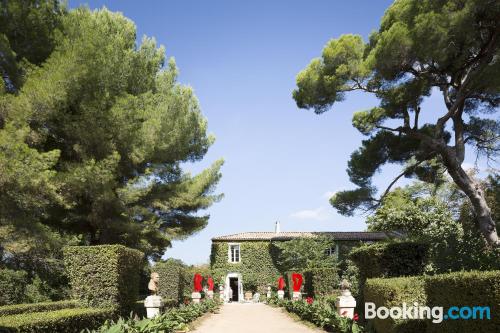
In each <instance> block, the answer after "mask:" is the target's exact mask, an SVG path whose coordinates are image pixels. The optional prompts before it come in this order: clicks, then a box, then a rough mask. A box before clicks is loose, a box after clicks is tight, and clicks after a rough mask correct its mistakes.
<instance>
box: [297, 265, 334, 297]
mask: <svg viewBox="0 0 500 333" xmlns="http://www.w3.org/2000/svg"><path fill="white" fill-rule="evenodd" d="M304 280H305V285H304V289H305V292H306V293H307V294H308V295H309V296H312V297H325V296H328V295H332V294H336V293H337V292H338V289H339V284H340V277H339V272H338V269H337V268H316V269H310V270H308V271H307V272H305V273H304Z"/></svg>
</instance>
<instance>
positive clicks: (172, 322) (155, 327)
mask: <svg viewBox="0 0 500 333" xmlns="http://www.w3.org/2000/svg"><path fill="white" fill-rule="evenodd" d="M220 304H221V303H220V302H219V301H217V300H204V301H202V302H201V303H199V304H194V303H191V304H189V305H181V306H180V307H178V308H173V309H170V310H169V311H167V312H165V313H164V314H162V315H160V316H157V317H155V318H153V319H142V320H135V319H134V318H128V319H124V318H120V319H119V320H118V321H117V322H113V321H111V322H106V323H105V324H104V325H103V326H101V327H100V328H99V329H98V330H96V331H92V332H95V333H136V332H141V333H157V332H163V333H171V332H175V331H183V332H185V331H186V329H187V328H188V327H187V326H188V325H187V324H188V323H190V322H191V321H193V320H195V319H196V318H198V317H200V316H202V315H203V314H205V313H207V312H215V311H217V309H218V308H219V306H220ZM87 332H88V331H87Z"/></svg>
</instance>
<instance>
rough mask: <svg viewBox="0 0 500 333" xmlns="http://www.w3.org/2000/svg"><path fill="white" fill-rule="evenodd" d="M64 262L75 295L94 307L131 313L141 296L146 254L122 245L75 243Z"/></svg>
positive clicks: (67, 251) (66, 252)
mask: <svg viewBox="0 0 500 333" xmlns="http://www.w3.org/2000/svg"><path fill="white" fill-rule="evenodd" d="M64 262H65V266H66V271H67V273H68V277H69V280H70V284H71V287H72V292H73V295H74V296H75V297H76V299H78V300H81V301H82V302H83V303H84V304H86V305H89V306H93V307H106V308H107V307H114V308H117V309H119V310H120V311H122V313H128V312H130V311H131V310H132V309H133V308H134V303H135V301H136V300H137V298H138V297H139V279H140V274H139V273H140V270H141V269H142V267H143V264H144V255H143V254H142V253H141V252H140V251H137V250H133V249H129V248H127V247H125V246H122V245H99V246H72V247H67V248H65V249H64Z"/></svg>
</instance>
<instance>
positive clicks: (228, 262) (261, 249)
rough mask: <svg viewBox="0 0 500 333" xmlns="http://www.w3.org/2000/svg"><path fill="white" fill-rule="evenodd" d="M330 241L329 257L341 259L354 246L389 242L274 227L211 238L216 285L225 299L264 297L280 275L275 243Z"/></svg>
mask: <svg viewBox="0 0 500 333" xmlns="http://www.w3.org/2000/svg"><path fill="white" fill-rule="evenodd" d="M319 236H322V237H325V236H326V237H329V238H331V239H332V240H333V241H334V244H335V247H334V248H330V249H325V252H326V253H327V254H328V255H334V256H337V257H339V258H342V257H344V256H345V255H347V253H348V252H349V251H350V249H351V248H352V247H354V246H357V245H360V244H362V243H371V242H377V241H381V240H385V239H388V238H391V237H392V235H391V234H389V233H385V232H281V231H280V230H279V224H277V227H276V230H275V232H243V233H239V234H233V235H226V236H219V237H214V238H212V250H211V255H210V265H211V270H212V274H213V276H214V278H215V280H216V281H217V283H218V284H219V285H224V286H228V287H229V288H225V289H224V292H225V295H224V296H225V299H226V300H229V298H230V296H232V300H233V301H241V300H243V294H244V292H245V291H248V290H251V291H258V292H260V293H262V294H263V293H265V292H266V290H267V286H268V285H271V286H273V287H274V286H275V284H276V281H277V280H278V278H279V277H280V276H281V275H282V272H280V270H279V268H278V265H277V262H276V259H277V257H278V253H279V252H278V248H277V247H276V246H275V244H276V242H284V241H289V240H292V239H296V238H311V241H312V240H314V238H315V237H319Z"/></svg>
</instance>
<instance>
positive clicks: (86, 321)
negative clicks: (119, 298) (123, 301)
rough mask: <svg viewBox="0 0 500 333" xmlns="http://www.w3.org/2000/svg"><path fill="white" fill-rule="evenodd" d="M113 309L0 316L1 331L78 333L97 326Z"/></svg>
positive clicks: (107, 317) (82, 309)
mask: <svg viewBox="0 0 500 333" xmlns="http://www.w3.org/2000/svg"><path fill="white" fill-rule="evenodd" d="M113 311H114V309H90V308H74V309H63V310H56V311H49V312H34V313H22V314H16V315H11V316H3V317H0V332H1V333H11V332H12V333H14V332H16V333H79V332H81V331H82V330H84V329H86V328H89V329H93V328H97V327H99V326H100V325H102V323H103V322H104V321H106V320H107V319H109V318H111V317H112V316H113V313H114V312H113Z"/></svg>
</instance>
